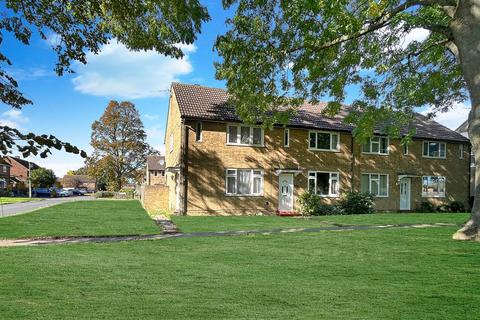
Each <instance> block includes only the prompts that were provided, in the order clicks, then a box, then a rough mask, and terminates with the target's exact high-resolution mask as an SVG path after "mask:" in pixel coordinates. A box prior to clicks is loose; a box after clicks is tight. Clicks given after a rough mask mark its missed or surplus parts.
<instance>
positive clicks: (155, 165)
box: [147, 156, 165, 170]
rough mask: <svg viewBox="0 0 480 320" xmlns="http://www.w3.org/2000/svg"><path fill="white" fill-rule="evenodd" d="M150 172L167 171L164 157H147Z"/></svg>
mask: <svg viewBox="0 0 480 320" xmlns="http://www.w3.org/2000/svg"><path fill="white" fill-rule="evenodd" d="M147 168H148V170H165V157H164V156H147Z"/></svg>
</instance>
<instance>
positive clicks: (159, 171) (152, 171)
mask: <svg viewBox="0 0 480 320" xmlns="http://www.w3.org/2000/svg"><path fill="white" fill-rule="evenodd" d="M145 183H146V184H147V186H155V185H160V184H165V157H164V156H153V155H152V156H147V168H146V178H145Z"/></svg>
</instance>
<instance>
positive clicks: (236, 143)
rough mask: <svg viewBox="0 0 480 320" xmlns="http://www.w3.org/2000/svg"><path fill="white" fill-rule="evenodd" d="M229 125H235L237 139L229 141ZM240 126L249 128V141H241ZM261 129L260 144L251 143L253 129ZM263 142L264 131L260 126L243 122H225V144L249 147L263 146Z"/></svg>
mask: <svg viewBox="0 0 480 320" xmlns="http://www.w3.org/2000/svg"><path fill="white" fill-rule="evenodd" d="M230 127H237V139H236V142H230ZM242 127H248V128H250V134H249V143H241V141H242ZM254 128H256V129H260V130H261V139H260V140H261V142H260V144H254V143H253V129H254ZM264 143H265V132H264V130H263V128H262V127H261V126H250V125H244V124H227V145H231V146H249V147H263V146H264Z"/></svg>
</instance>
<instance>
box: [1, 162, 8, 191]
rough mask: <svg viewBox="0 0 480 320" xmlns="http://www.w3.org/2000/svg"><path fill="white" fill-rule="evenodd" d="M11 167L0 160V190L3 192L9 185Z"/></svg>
mask: <svg viewBox="0 0 480 320" xmlns="http://www.w3.org/2000/svg"><path fill="white" fill-rule="evenodd" d="M10 168H11V165H10V164H8V163H7V162H6V161H4V160H3V159H2V158H0V190H4V189H6V188H7V186H8V185H9V184H10Z"/></svg>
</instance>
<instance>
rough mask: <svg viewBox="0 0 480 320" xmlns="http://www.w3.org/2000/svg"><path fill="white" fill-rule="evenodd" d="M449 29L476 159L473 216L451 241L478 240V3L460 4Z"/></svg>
mask: <svg viewBox="0 0 480 320" xmlns="http://www.w3.org/2000/svg"><path fill="white" fill-rule="evenodd" d="M451 29H452V32H453V36H454V39H455V40H454V42H455V44H456V46H457V48H458V58H459V61H460V65H461V68H462V73H463V76H464V78H465V81H466V83H467V87H468V91H469V92H470V100H471V102H472V110H471V111H470V115H469V117H468V134H469V137H470V141H471V143H472V152H473V153H474V155H475V194H474V195H475V200H474V203H473V207H472V214H471V217H470V220H469V221H468V222H467V223H466V224H465V225H464V226H463V228H461V229H460V230H458V231H457V232H456V233H455V234H454V235H453V238H454V239H456V240H480V184H479V182H480V0H459V3H458V7H457V10H456V12H455V16H454V19H453V21H452V23H451Z"/></svg>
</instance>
